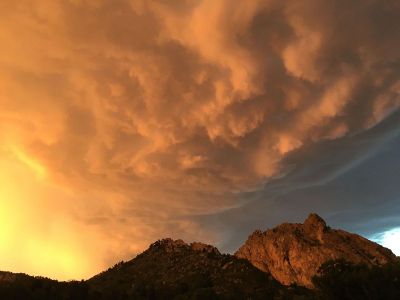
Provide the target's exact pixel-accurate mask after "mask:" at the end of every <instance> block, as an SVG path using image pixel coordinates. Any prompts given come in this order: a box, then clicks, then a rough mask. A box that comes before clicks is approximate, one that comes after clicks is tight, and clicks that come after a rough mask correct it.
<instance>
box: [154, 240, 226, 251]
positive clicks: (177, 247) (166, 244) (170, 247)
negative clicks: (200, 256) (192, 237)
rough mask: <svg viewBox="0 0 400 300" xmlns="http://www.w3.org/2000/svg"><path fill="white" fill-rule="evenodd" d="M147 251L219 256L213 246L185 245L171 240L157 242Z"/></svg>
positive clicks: (180, 241)
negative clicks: (195, 252)
mask: <svg viewBox="0 0 400 300" xmlns="http://www.w3.org/2000/svg"><path fill="white" fill-rule="evenodd" d="M149 250H161V251H165V252H167V253H171V252H180V251H185V250H186V251H198V252H206V253H214V254H220V252H219V251H218V249H217V248H216V247H214V246H211V245H207V244H204V243H200V242H193V243H191V244H187V243H185V242H184V241H183V240H181V239H179V240H173V239H171V238H166V239H162V240H158V241H156V242H155V243H153V244H151V245H150V248H149Z"/></svg>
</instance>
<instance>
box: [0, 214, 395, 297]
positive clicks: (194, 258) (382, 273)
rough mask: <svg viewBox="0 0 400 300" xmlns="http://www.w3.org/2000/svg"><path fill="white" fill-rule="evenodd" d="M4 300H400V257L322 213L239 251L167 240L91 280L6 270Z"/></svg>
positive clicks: (1, 277)
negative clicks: (333, 225)
mask: <svg viewBox="0 0 400 300" xmlns="http://www.w3.org/2000/svg"><path fill="white" fill-rule="evenodd" d="M0 299H1V300H108V299H110V300H122V299H124V300H125V299H138V300H140V299H149V300H150V299H151V300H153V299H154V300H155V299H273V300H306V299H308V300H365V299H370V300H380V299H382V300H398V299H400V261H399V260H398V258H396V256H394V255H393V254H392V253H391V252H390V250H388V249H385V248H383V247H381V246H379V245H377V244H375V243H373V242H371V241H368V240H366V239H364V238H362V237H360V236H358V235H355V234H351V233H348V232H345V231H342V230H335V229H331V228H329V227H328V226H326V224H325V222H324V221H323V220H322V219H321V218H320V217H319V216H317V215H315V214H311V215H310V216H309V217H308V219H307V220H306V221H305V222H304V224H282V225H279V226H278V227H276V228H274V229H271V230H267V231H266V232H261V231H256V232H254V233H253V234H252V235H251V236H250V237H249V239H248V240H247V241H246V243H245V244H244V245H243V246H242V247H241V248H240V249H239V250H238V251H237V252H236V254H235V255H230V254H221V253H220V252H219V251H218V249H217V248H215V247H213V246H211V245H206V244H203V243H199V242H194V243H191V244H188V243H185V242H183V241H182V240H172V239H163V240H159V241H156V242H155V243H153V244H151V245H150V247H149V248H148V249H147V250H145V251H144V252H143V253H141V254H139V255H137V256H136V257H135V258H134V259H132V260H130V261H127V262H120V263H117V264H116V265H115V266H113V267H112V268H109V269H108V270H106V271H104V272H102V273H100V274H98V275H96V276H94V277H92V278H90V279H89V280H86V281H83V280H82V281H70V282H59V281H56V280H52V279H49V278H43V277H32V276H28V275H25V274H14V273H10V272H0Z"/></svg>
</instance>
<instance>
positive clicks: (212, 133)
mask: <svg viewBox="0 0 400 300" xmlns="http://www.w3.org/2000/svg"><path fill="white" fill-rule="evenodd" d="M399 17H400V7H399V4H398V3H397V1H394V0H393V1H385V2H384V3H382V1H372V0H370V1H361V0H359V1H358V0H357V1H352V2H351V3H349V2H348V1H324V2H321V1H317V0H307V1H302V2H299V1H285V2H282V1H275V0H270V1H251V2H240V3H239V2H238V1H228V0H224V1H207V0H204V1H161V0H160V1H128V0H117V1H112V2H110V1H101V0H99V1H91V0H86V1H84V0H69V1H68V0H56V1H50V0H49V1H39V2H32V1H24V0H21V1H18V2H17V3H14V2H11V1H6V2H4V3H1V4H0V41H1V45H3V46H2V48H1V50H0V66H1V67H0V142H1V145H2V149H3V152H2V153H3V157H4V160H5V161H10V160H12V159H14V160H17V161H20V162H22V163H23V164H25V165H26V166H28V167H29V168H30V169H31V170H33V171H34V173H35V174H36V175H38V173H39V177H41V179H40V178H39V179H38V180H41V182H42V183H43V184H44V183H46V184H53V185H55V186H57V188H59V189H62V190H65V191H66V193H70V194H71V195H73V196H71V197H70V198H68V200H66V199H57V197H55V198H54V199H56V200H54V202H57V203H60V204H59V205H60V207H62V211H68V213H67V214H66V215H67V218H69V219H70V220H69V221H68V222H72V223H73V224H75V225H76V226H79V228H85V229H86V230H87V231H88V235H89V233H90V232H93V231H95V232H97V233H98V234H100V235H101V234H103V235H105V236H107V237H108V239H103V241H105V240H107V241H108V242H109V243H114V244H115V247H114V248H115V252H114V251H112V253H100V254H99V259H100V258H104V257H107V258H106V259H110V260H114V258H115V257H116V255H117V254H115V253H118V252H121V253H122V252H124V253H127V254H126V255H128V253H129V254H131V253H132V252H134V251H138V249H141V247H143V246H144V245H145V244H146V243H148V242H150V241H151V240H153V239H154V238H156V237H160V236H163V235H171V234H172V235H181V236H183V237H187V238H190V239H203V240H207V239H208V240H209V241H212V240H215V239H217V238H220V237H218V233H215V235H210V233H209V232H207V231H205V230H203V229H202V228H201V227H200V225H199V224H197V223H196V222H194V221H193V219H192V218H191V215H193V214H208V213H215V212H221V211H224V210H226V209H229V208H233V207H238V206H240V205H241V203H242V200H243V199H242V198H241V196H240V192H246V191H251V190H254V189H256V188H257V187H259V186H260V184H262V183H264V182H266V181H268V180H270V179H271V178H273V177H276V176H282V174H284V173H285V172H287V170H288V166H287V165H286V164H285V158H286V157H287V155H289V154H290V153H293V151H299V150H301V149H303V148H304V147H306V146H308V145H310V144H313V143H317V142H320V141H324V140H329V139H331V140H334V139H338V138H340V137H346V136H352V135H354V134H356V133H358V132H360V131H363V130H366V129H368V128H371V127H374V126H375V125H376V124H377V123H379V122H380V121H381V120H383V119H384V118H385V117H386V116H387V115H388V114H389V113H390V112H391V111H394V110H395V109H396V108H398V107H399V106H400V98H399V90H400V80H399V70H400V68H399V66H400V55H399V53H398V49H399V47H400V30H399V23H400V22H399V21H398V20H399V19H400V18H399ZM293 165H295V164H291V166H293ZM40 174H41V175H40ZM2 197H3V198H4V196H2ZM49 197H50V196H49ZM7 201H10V200H7V199H6V198H4V199H3V202H4V203H7ZM26 201H31V200H26ZM21 205H22V204H21ZM50 207H51V206H49V205H48V204H46V205H44V206H43V211H44V212H49V213H50V210H51V209H50ZM65 207H67V208H68V209H66V208H65ZM50 222H54V224H57V223H58V221H57V220H54V221H50ZM89 228H90V229H89ZM83 231H84V230H83ZM77 236H79V237H80V238H81V235H80V234H77ZM80 238H79V239H80ZM128 244H129V246H126V245H128ZM107 263H108V261H107Z"/></svg>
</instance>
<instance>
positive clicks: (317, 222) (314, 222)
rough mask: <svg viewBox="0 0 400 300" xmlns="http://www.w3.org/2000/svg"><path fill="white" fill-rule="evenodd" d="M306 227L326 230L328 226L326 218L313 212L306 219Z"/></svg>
mask: <svg viewBox="0 0 400 300" xmlns="http://www.w3.org/2000/svg"><path fill="white" fill-rule="evenodd" d="M304 227H305V228H306V229H314V228H315V229H317V230H325V229H326V228H327V226H326V223H325V221H324V219H322V218H321V217H320V216H318V215H317V214H315V213H312V214H310V215H309V216H308V218H307V219H306V220H305V221H304Z"/></svg>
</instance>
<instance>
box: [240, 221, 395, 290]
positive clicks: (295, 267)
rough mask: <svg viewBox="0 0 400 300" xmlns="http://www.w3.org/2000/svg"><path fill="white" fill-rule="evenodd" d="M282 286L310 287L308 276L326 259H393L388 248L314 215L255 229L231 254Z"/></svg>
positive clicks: (355, 261) (368, 261)
mask: <svg viewBox="0 0 400 300" xmlns="http://www.w3.org/2000/svg"><path fill="white" fill-rule="evenodd" d="M235 256H236V257H239V258H245V259H247V260H249V261H250V262H251V263H252V264H253V265H254V266H255V267H257V268H258V269H260V270H262V271H264V272H268V273H270V274H271V275H272V276H273V277H274V278H275V279H276V280H278V281H279V282H280V283H282V284H284V285H291V284H297V285H302V286H305V287H308V288H313V283H312V278H313V276H315V275H317V273H318V270H319V268H320V267H321V266H322V265H323V264H324V263H326V262H328V261H335V260H344V261H347V262H350V263H353V264H363V265H366V266H381V265H385V264H386V263H392V262H395V261H396V256H395V255H394V254H393V253H392V252H391V251H390V250H389V249H386V248H384V247H382V246H380V245H378V244H376V243H374V242H372V241H369V240H367V239H365V238H363V237H361V236H359V235H357V234H352V233H348V232H346V231H343V230H337V229H331V228H330V227H328V226H327V225H326V223H325V221H324V220H323V219H322V218H321V217H320V216H318V215H317V214H310V215H309V217H308V218H307V219H306V220H305V221H304V223H303V224H292V223H283V224H281V225H279V226H277V227H275V228H273V229H269V230H267V231H265V232H261V231H260V230H256V231H255V232H253V234H251V235H250V236H249V238H248V239H247V241H246V242H245V244H244V245H243V246H242V247H240V249H239V250H238V251H237V252H236V253H235Z"/></svg>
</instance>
